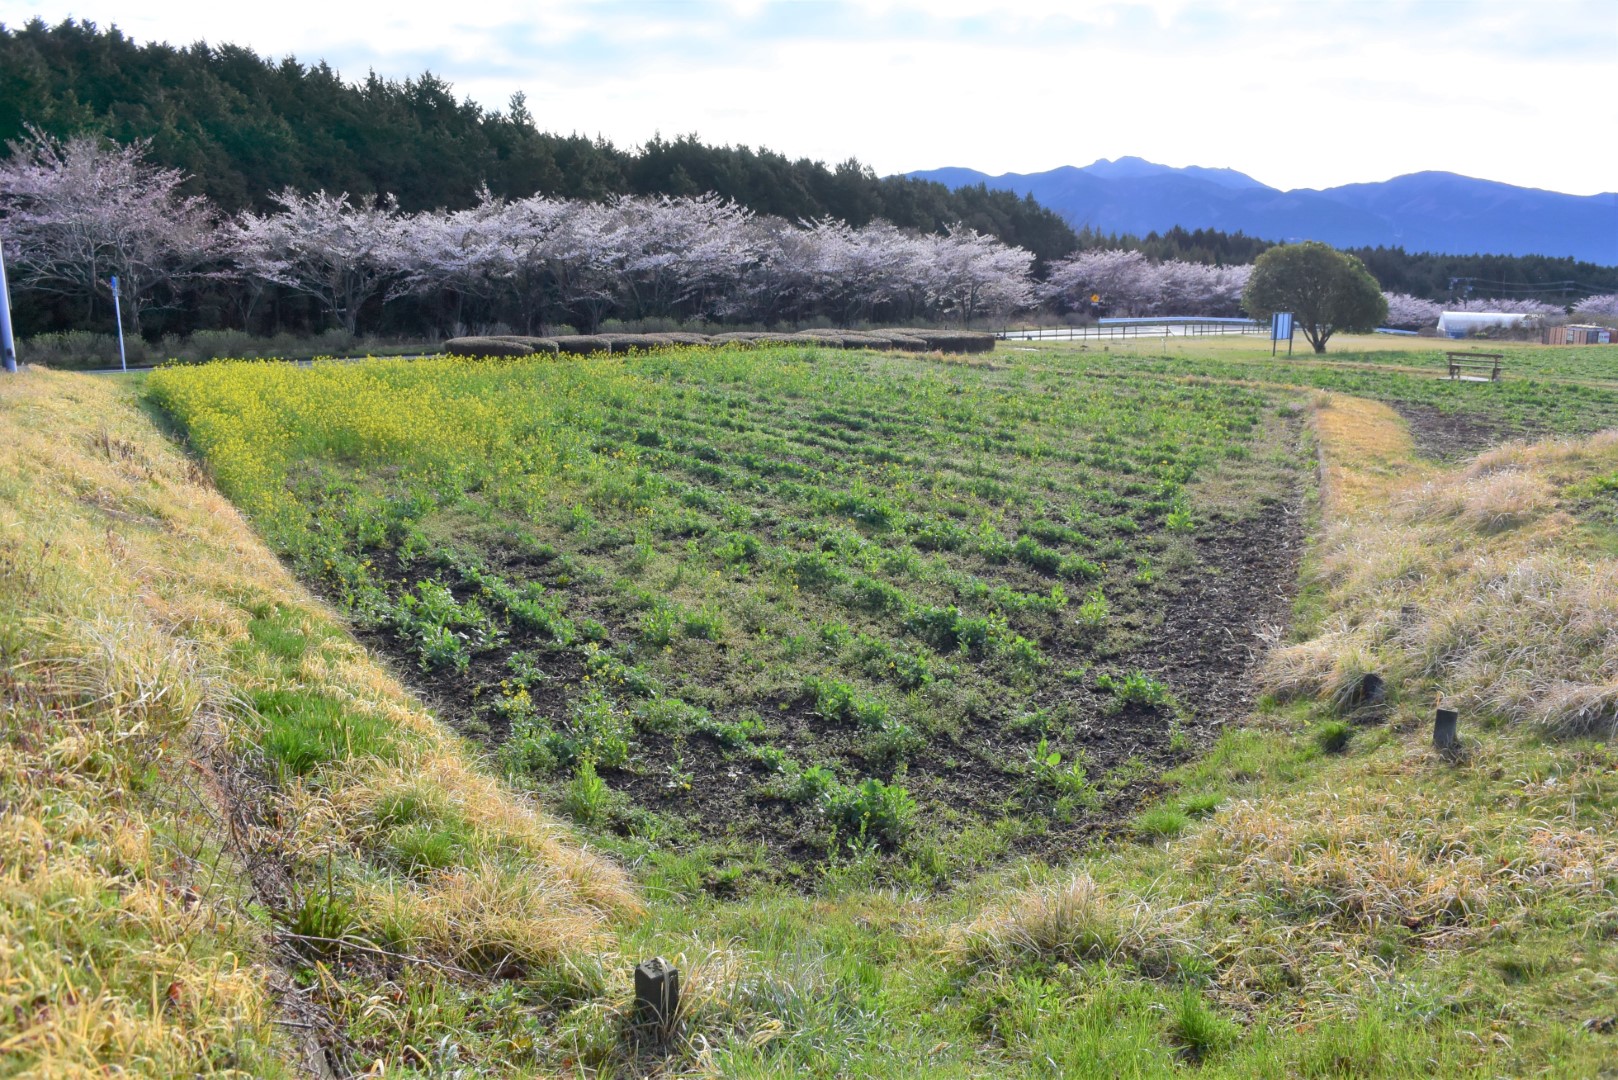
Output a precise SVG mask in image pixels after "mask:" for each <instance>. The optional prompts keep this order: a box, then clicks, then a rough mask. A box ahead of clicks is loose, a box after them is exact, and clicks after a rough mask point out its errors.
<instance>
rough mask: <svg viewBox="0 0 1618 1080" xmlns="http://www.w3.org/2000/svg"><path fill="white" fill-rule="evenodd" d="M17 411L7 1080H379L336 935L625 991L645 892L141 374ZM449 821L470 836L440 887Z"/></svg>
mask: <svg viewBox="0 0 1618 1080" xmlns="http://www.w3.org/2000/svg"><path fill="white" fill-rule="evenodd" d="M0 411H3V422H0V430H4V432H5V439H4V442H3V445H0V655H3V657H4V672H3V682H0V708H3V710H4V711H3V714H0V715H3V720H4V723H3V737H0V943H3V944H0V1051H3V1052H0V1073H6V1074H18V1073H21V1074H45V1075H78V1074H87V1073H90V1072H95V1071H97V1070H98V1069H99V1068H100V1067H101V1066H103V1065H106V1066H121V1067H126V1068H131V1069H134V1070H136V1071H139V1072H142V1073H144V1074H147V1075H153V1076H175V1075H185V1074H191V1073H203V1072H214V1071H221V1070H231V1069H237V1070H241V1071H243V1072H246V1073H249V1074H252V1075H273V1074H276V1073H279V1072H283V1071H290V1070H289V1069H288V1067H287V1066H286V1065H285V1063H286V1062H289V1061H299V1060H309V1047H310V1045H311V1038H313V1039H315V1040H318V1041H331V1042H333V1044H334V1045H335V1046H337V1047H338V1048H339V1049H340V1050H347V1051H348V1052H349V1059H350V1063H351V1064H352V1063H354V1062H356V1061H358V1063H359V1064H364V1063H365V1061H363V1060H359V1059H361V1058H363V1057H364V1056H365V1053H366V1052H367V1051H366V1048H363V1047H359V1048H355V1047H353V1046H352V1044H351V1043H350V1042H349V1041H348V1040H347V1038H346V1037H345V1036H344V1035H343V1034H342V1032H341V1031H339V1030H337V1029H335V1028H333V1026H332V1025H331V1023H330V1020H329V1010H328V1009H327V1008H326V1007H325V1006H324V1004H323V1003H322V999H323V998H324V996H325V995H326V989H325V986H326V984H327V983H329V982H330V981H331V979H332V976H331V974H330V971H329V968H328V966H327V965H328V963H329V962H334V961H332V957H333V954H334V953H335V951H336V946H335V945H333V944H332V942H331V941H328V940H322V939H343V938H352V939H354V940H360V939H363V941H364V942H365V943H366V947H367V948H369V949H371V950H372V951H369V952H364V953H357V952H355V951H354V950H347V949H345V950H344V955H351V956H352V955H357V956H360V957H362V958H364V959H365V960H366V961H367V962H368V963H369V965H370V968H371V970H372V971H373V972H375V973H377V975H378V976H379V977H383V976H387V975H389V974H392V973H396V972H398V971H400V970H403V969H417V968H419V969H421V970H422V971H426V972H432V973H434V976H435V977H437V978H446V977H448V972H449V971H450V969H451V968H452V967H453V968H464V969H471V970H472V971H474V972H475V971H484V970H488V969H489V968H491V967H499V966H512V965H516V966H521V967H523V968H524V969H525V970H527V971H528V972H529V973H530V976H531V977H532V978H534V979H535V980H536V981H537V980H538V979H540V978H541V977H542V975H543V976H544V977H548V978H549V980H550V981H551V982H552V983H553V984H554V986H555V990H554V992H555V993H576V992H579V991H578V990H577V987H579V986H580V985H583V986H585V987H586V988H588V987H589V986H591V985H592V980H594V979H597V978H604V977H605V976H601V975H599V974H598V972H599V970H600V969H599V965H600V964H601V963H602V959H603V957H606V956H609V955H611V951H612V946H613V940H614V938H613V933H614V932H613V929H612V927H611V926H610V925H609V924H610V922H612V921H613V920H615V919H617V918H620V917H623V916H626V915H628V914H630V913H632V912H633V911H635V910H636V909H637V907H638V901H637V900H636V899H635V898H634V895H633V892H632V891H631V890H630V888H629V887H628V885H627V883H626V882H625V880H624V877H623V875H622V874H621V872H620V871H618V870H616V869H614V868H612V867H610V866H608V865H606V864H604V863H602V862H600V861H599V860H597V859H595V858H593V857H591V856H589V855H587V854H585V853H583V852H581V851H580V850H579V849H578V848H577V847H575V846H574V845H573V844H572V843H571V842H570V840H569V839H568V838H567V837H566V836H565V835H564V834H561V833H559V832H558V830H557V829H556V828H555V827H554V826H552V825H551V824H549V823H548V822H547V821H546V820H545V819H544V818H543V817H542V816H540V815H539V814H537V813H536V812H535V811H534V810H533V809H532V808H531V807H529V806H527V805H526V804H524V803H523V802H521V801H519V800H517V799H515V798H513V797H512V796H511V795H510V794H509V793H507V792H506V791H505V790H503V789H502V788H501V786H500V785H499V784H498V783H497V782H496V781H495V780H493V779H491V778H490V777H489V776H487V775H486V774H485V773H483V772H480V771H479V770H478V769H477V768H476V767H475V766H474V765H473V764H472V761H471V758H470V756H469V755H468V754H467V753H466V752H465V751H464V750H463V749H462V747H461V746H460V745H459V744H458V743H457V741H456V740H455V739H454V738H453V737H451V736H449V735H448V734H447V733H446V732H445V731H444V730H443V729H442V728H440V727H439V726H438V725H437V724H436V723H435V722H434V721H433V720H432V719H431V718H430V717H428V716H427V715H426V714H425V713H424V712H423V711H422V710H421V708H420V706H419V705H417V704H415V703H414V702H413V701H412V700H411V699H410V698H409V697H408V696H407V695H406V694H405V693H404V692H403V691H402V690H401V689H400V688H399V686H398V685H397V684H396V683H394V682H393V680H392V679H391V678H389V677H388V676H387V675H386V674H385V673H384V672H383V671H382V669H381V668H379V667H378V666H377V665H376V664H375V663H374V662H373V661H372V660H371V659H370V658H369V657H368V656H367V655H366V654H365V652H364V651H363V650H362V649H360V648H359V647H357V646H356V645H355V644H354V643H353V642H352V640H351V639H349V638H348V636H347V635H346V633H345V632H344V631H343V630H342V628H341V626H340V625H339V624H338V623H337V622H336V621H335V620H334V619H333V618H332V617H331V615H330V613H329V612H328V611H327V610H326V609H325V608H324V607H322V606H321V605H320V604H318V603H317V602H315V601H314V600H312V599H311V598H310V597H309V595H308V594H307V593H306V592H304V591H303V590H302V589H301V588H300V587H299V586H298V585H297V583H296V582H295V581H294V580H293V579H292V577H291V576H290V575H289V574H288V573H287V572H286V570H285V569H284V568H283V567H282V566H281V564H280V563H279V562H278V561H277V560H276V559H275V557H274V556H273V555H272V554H270V552H268V551H267V550H266V549H265V548H264V547H263V545H262V544H261V543H260V542H259V541H258V540H257V538H256V537H255V536H254V535H253V533H252V532H251V530H250V529H249V528H248V527H247V526H246V525H245V524H244V523H243V521H242V520H241V518H240V517H239V515H238V514H237V512H236V511H235V509H234V508H233V507H231V506H230V505H229V504H228V503H227V502H225V501H224V500H223V499H222V498H221V497H220V496H219V495H217V494H216V493H215V492H214V490H213V488H212V486H211V485H210V484H209V483H208V481H207V480H206V478H205V477H204V476H203V475H202V474H201V473H200V472H199V471H198V470H197V469H196V467H195V466H194V465H193V464H192V463H191V462H190V461H189V460H188V459H187V458H186V457H185V456H184V455H183V454H182V453H181V452H180V451H179V450H178V449H177V448H176V447H175V446H174V445H173V444H172V443H171V442H170V441H169V440H168V439H167V438H166V437H165V436H164V435H163V434H162V433H160V432H159V430H158V429H157V427H156V426H154V424H153V422H152V420H151V418H150V417H149V416H148V415H146V414H145V413H143V412H142V411H140V410H138V409H137V408H136V406H135V403H134V400H133V397H132V394H131V388H130V387H129V386H128V385H127V384H121V383H114V382H111V381H98V380H94V379H90V378H86V377H82V376H72V375H61V374H53V373H50V372H46V371H41V370H37V369H36V370H29V371H26V372H25V373H23V374H22V375H20V376H18V377H14V378H8V379H6V380H5V382H4V383H3V384H0ZM424 821H435V822H450V821H452V822H454V823H455V826H456V828H457V829H458V830H459V831H460V835H461V837H462V838H463V840H464V844H463V846H462V847H461V849H459V850H457V851H456V852H455V854H454V857H453V858H449V859H445V860H443V861H441V862H439V863H434V864H433V865H434V867H435V870H436V871H437V872H435V873H432V874H427V873H424V872H423V865H424V862H425V860H427V859H428V858H430V853H428V854H424V853H420V852H417V851H416V850H415V848H414V847H413V846H412V845H413V844H414V843H415V842H416V840H417V838H418V837H419V836H422V835H425V833H424V830H423V827H422V822H424ZM406 956H408V957H411V959H403V957H406ZM294 969H295V970H296V972H297V974H298V979H297V984H296V985H294V979H293V975H292V973H293V971H294ZM570 988H573V989H570ZM405 1041H406V1042H408V1036H407V1038H406V1040H405ZM400 1053H405V1054H407V1055H408V1053H409V1052H408V1051H404V1050H403V1049H402V1047H401V1046H399V1045H395V1047H394V1049H393V1050H392V1051H391V1054H392V1055H397V1054H400ZM315 1056H317V1057H318V1053H316V1055H315Z"/></svg>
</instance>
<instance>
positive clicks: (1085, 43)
mask: <svg viewBox="0 0 1618 1080" xmlns="http://www.w3.org/2000/svg"><path fill="white" fill-rule="evenodd" d="M1614 12H1615V9H1614V7H1613V5H1612V4H1611V2H1610V0H1596V2H1593V3H1592V2H1575V0H1565V2H1563V0H1540V2H1537V3H1535V4H1532V5H1525V4H1521V3H1505V2H1493V0H1484V2H1469V3H1403V2H1392V0H1388V2H1383V0H1319V2H1287V3H1278V2H1272V3H1236V2H1223V0H1220V2H1192V0H1157V2H1150V3H1134V4H1124V3H1089V4H1087V3H1072V2H1055V0H1034V2H1029V3H1019V4H1017V5H1014V6H1003V5H994V4H988V3H981V2H977V0H929V2H928V3H925V4H919V3H916V2H915V0H877V2H873V3H869V4H859V5H854V4H779V3H768V2H764V0H733V2H729V3H724V2H712V3H702V2H693V3H583V2H573V3H545V4H530V3H520V2H516V0H480V2H479V3H476V4H464V5H458V6H446V5H443V4H432V5H427V4H412V3H397V4H392V5H388V6H386V7H383V6H381V5H376V6H367V7H364V8H358V7H354V6H344V7H339V6H335V5H332V4H329V3H319V4H317V3H314V2H313V0H285V2H282V3H278V4H275V5H222V4H203V3H197V2H180V3H170V4H165V5H163V6H162V7H161V8H159V7H156V6H152V7H147V8H144V9H136V10H133V11H130V10H124V9H120V8H118V7H116V6H114V5H112V4H108V3H104V2H103V0H73V3H72V4H71V6H69V7H63V6H62V4H61V3H60V2H59V0H22V2H20V3H19V2H5V3H0V20H3V21H5V22H6V23H7V24H8V25H16V24H18V23H20V22H22V21H24V20H26V19H28V18H30V17H32V16H34V15H36V14H37V15H39V16H40V17H42V18H44V19H45V20H46V21H48V22H55V21H59V20H60V19H62V18H66V17H69V16H73V17H77V18H86V19H92V20H94V21H96V22H98V23H101V24H102V25H107V24H110V23H116V24H117V25H119V26H120V27H121V28H122V29H123V30H124V31H125V32H126V33H128V34H129V35H130V36H132V37H135V38H136V39H138V40H151V39H159V40H167V41H169V42H171V43H173V44H177V45H180V44H188V43H189V42H191V41H193V40H196V39H206V40H208V41H210V42H214V43H223V42H232V43H235V44H240V45H246V46H249V47H251V48H253V49H255V50H257V51H258V52H260V53H261V54H265V55H268V56H271V57H280V56H283V55H286V54H295V55H296V56H297V57H298V58H299V59H300V60H303V61H304V62H313V61H315V60H317V59H322V58H323V59H325V60H327V61H328V62H329V63H331V64H332V65H333V66H334V67H336V68H338V69H339V70H341V71H342V72H343V73H344V74H345V75H346V76H348V77H350V78H356V79H357V78H362V77H363V76H364V75H365V73H366V72H367V70H371V69H374V70H376V71H377V72H378V73H379V74H382V75H384V76H388V77H392V78H404V77H407V76H411V75H414V74H417V73H419V72H420V71H421V70H422V69H423V68H425V67H430V68H431V69H432V70H433V71H434V72H435V73H437V74H438V75H440V76H442V77H444V78H446V79H448V80H449V81H450V82H452V83H453V84H454V85H455V87H456V90H457V92H458V93H459V94H462V95H469V96H471V97H473V98H475V99H476V100H478V101H480V102H482V103H483V104H485V105H488V106H490V107H495V108H498V107H502V106H503V105H504V103H505V102H506V100H507V99H508V98H509V96H510V95H511V93H512V92H513V91H515V90H523V91H525V92H526V93H527V95H528V98H529V104H530V108H531V109H532V110H533V112H534V114H535V116H536V117H537V118H538V120H539V122H540V123H541V124H542V125H543V126H545V127H549V128H552V129H555V130H560V131H574V130H578V131H583V132H587V133H589V134H592V135H594V134H601V135H604V136H606V137H608V138H610V139H612V140H613V141H615V142H617V143H619V144H621V145H627V144H632V143H636V142H639V141H642V140H644V139H645V138H647V137H648V136H650V135H651V134H652V133H653V132H654V131H661V132H663V133H664V134H665V135H675V134H683V133H686V132H693V131H694V132H696V133H698V134H699V135H700V136H701V137H702V138H704V139H706V140H708V141H712V142H739V143H747V144H751V145H766V146H769V147H771V148H772V149H776V150H779V151H781V152H783V153H787V154H790V155H792V156H799V155H803V156H811V157H819V158H822V159H825V160H828V161H840V160H843V159H844V158H847V157H850V156H854V157H858V158H860V159H861V160H862V161H865V162H867V163H868V164H870V165H872V166H873V167H874V168H876V169H877V171H878V172H883V173H887V172H897V171H904V170H908V169H916V168H928V167H932V166H937V165H943V164H957V165H968V166H972V167H975V168H979V169H983V170H985V171H988V172H1007V171H1016V172H1029V171H1036V170H1039V169H1046V168H1051V167H1054V166H1056V165H1062V164H1086V163H1088V162H1089V161H1091V160H1093V159H1095V158H1097V157H1117V156H1121V155H1124V154H1137V155H1140V156H1142V157H1147V158H1151V159H1153V160H1157V161H1162V162H1164V163H1166V164H1171V165H1188V164H1200V165H1210V166H1219V165H1229V166H1232V167H1235V168H1238V169H1241V170H1242V171H1244V172H1248V173H1251V174H1252V175H1254V176H1256V177H1257V178H1259V179H1260V180H1263V181H1265V182H1266V183H1270V184H1274V185H1276V186H1279V187H1302V186H1307V187H1325V186H1331V185H1334V184H1340V183H1347V182H1352V181H1359V180H1380V179H1385V178H1387V177H1389V176H1392V175H1396V174H1398V173H1403V172H1413V171H1417V170H1421V169H1447V170H1451V171H1455V172H1463V173H1469V174H1471V175H1477V176H1484V177H1487V178H1490V179H1495V180H1503V181H1506V182H1509V183H1518V184H1526V185H1531V186H1536V187H1545V188H1552V189H1555V190H1563V191H1572V192H1578V193H1586V194H1587V193H1591V192H1595V191H1598V190H1611V189H1613V188H1615V187H1618V178H1615V176H1614V172H1613V169H1612V167H1611V164H1610V161H1609V160H1605V159H1604V158H1603V156H1602V155H1599V154H1595V153H1571V154H1564V153H1558V152H1554V149H1553V148H1555V147H1557V146H1567V145H1587V144H1588V142H1589V140H1590V139H1592V138H1595V137H1604V134H1603V133H1605V132H1610V131H1612V130H1614V129H1618V95H1614V94H1613V93H1612V87H1613V86H1615V85H1618V49H1614V48H1613V45H1614V44H1615V38H1618V15H1615V14H1614Z"/></svg>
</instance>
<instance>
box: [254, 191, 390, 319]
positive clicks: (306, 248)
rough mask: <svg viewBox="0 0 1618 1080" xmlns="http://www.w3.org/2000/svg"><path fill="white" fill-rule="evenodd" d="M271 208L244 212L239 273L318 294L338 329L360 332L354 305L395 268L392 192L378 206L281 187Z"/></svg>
mask: <svg viewBox="0 0 1618 1080" xmlns="http://www.w3.org/2000/svg"><path fill="white" fill-rule="evenodd" d="M274 201H275V202H276V203H278V204H279V205H280V207H281V209H280V210H279V211H278V212H276V213H272V214H263V215H259V214H250V213H249V214H243V215H242V216H241V217H240V218H239V219H238V220H237V223H236V236H235V240H234V245H233V248H234V256H235V259H236V263H237V265H238V266H239V267H240V268H241V269H242V271H243V272H244V273H246V274H248V275H250V276H252V277H256V278H261V279H263V280H265V281H268V282H272V283H274V284H276V285H281V286H283V287H285V288H288V289H292V290H293V291H295V292H301V293H304V294H305V295H308V296H312V297H314V298H315V299H317V300H319V301H320V303H321V305H322V306H323V307H325V309H326V311H327V313H328V314H330V315H331V317H332V318H333V319H335V320H336V321H337V322H338V323H339V324H341V325H342V327H343V329H345V330H347V331H348V332H349V333H351V334H352V333H355V332H357V330H358V324H359V316H360V309H361V308H363V307H364V306H365V304H366V302H367V301H369V300H371V299H372V298H374V297H375V296H376V295H377V294H379V293H381V292H382V291H383V290H384V289H385V288H386V286H387V285H388V284H389V281H390V280H391V279H392V278H393V277H394V275H395V274H397V273H398V267H399V265H400V263H401V261H403V256H402V255H401V253H400V244H401V219H400V216H399V212H398V205H397V203H396V202H395V201H394V199H393V197H392V196H384V197H383V199H382V200H381V201H380V203H379V204H377V205H371V206H366V205H362V204H357V203H354V202H351V201H350V200H349V198H348V195H347V194H346V193H344V194H341V195H328V194H327V193H326V192H324V191H317V192H315V193H314V194H313V195H301V194H299V193H298V192H297V191H295V190H293V189H292V188H287V189H286V190H285V191H283V192H281V194H279V195H277V196H275V197H274Z"/></svg>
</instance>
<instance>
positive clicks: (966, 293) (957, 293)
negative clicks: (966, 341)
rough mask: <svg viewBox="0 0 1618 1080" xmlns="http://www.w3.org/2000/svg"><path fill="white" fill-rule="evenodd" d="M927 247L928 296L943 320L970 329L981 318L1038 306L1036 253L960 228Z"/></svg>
mask: <svg viewBox="0 0 1618 1080" xmlns="http://www.w3.org/2000/svg"><path fill="white" fill-rule="evenodd" d="M927 241H928V243H927V246H928V248H929V249H930V250H929V251H928V253H927V256H928V257H927V262H926V274H927V277H926V282H927V285H926V288H927V295H928V298H929V299H930V300H931V301H932V303H933V304H935V305H936V306H937V307H938V310H939V311H940V313H942V314H943V315H945V316H952V317H957V318H959V319H960V320H961V323H962V325H964V326H970V325H971V324H972V320H973V319H974V318H976V317H977V316H979V315H987V314H1004V313H1006V312H1010V311H1015V310H1018V309H1020V308H1026V307H1032V306H1033V304H1034V302H1035V299H1036V297H1035V292H1034V287H1033V283H1032V281H1031V279H1030V277H1029V274H1030V271H1031V270H1032V268H1033V264H1034V254H1033V252H1031V251H1025V250H1023V249H1022V248H1014V247H1007V246H1006V245H1005V244H1003V243H1001V242H1000V240H999V239H997V238H996V237H993V236H989V235H986V234H984V233H980V232H978V231H977V230H976V229H968V228H964V227H963V226H960V225H953V226H951V227H950V230H949V233H948V235H945V236H932V237H928V238H927Z"/></svg>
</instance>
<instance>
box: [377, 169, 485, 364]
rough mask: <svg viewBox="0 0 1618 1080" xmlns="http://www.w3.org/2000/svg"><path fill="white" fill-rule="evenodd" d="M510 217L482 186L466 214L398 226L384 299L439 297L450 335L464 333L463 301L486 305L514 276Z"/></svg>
mask: <svg viewBox="0 0 1618 1080" xmlns="http://www.w3.org/2000/svg"><path fill="white" fill-rule="evenodd" d="M513 224H514V215H513V214H512V213H511V212H510V208H509V207H508V206H507V205H506V203H505V202H504V201H503V200H500V199H496V198H495V197H494V196H493V195H492V194H490V192H489V190H488V189H487V188H484V189H483V191H482V192H481V193H480V197H479V199H478V204H477V205H476V206H473V207H471V208H469V209H466V210H455V211H439V212H436V213H435V212H431V211H429V212H424V213H420V214H415V215H412V216H410V217H408V218H403V219H401V220H400V221H399V223H398V228H397V230H396V233H397V238H396V242H395V243H394V244H393V245H391V246H390V247H389V248H388V249H387V254H388V255H389V256H390V257H391V258H392V260H393V269H394V271H395V272H396V275H397V276H396V277H395V278H394V279H393V280H392V282H391V283H390V284H389V285H388V287H387V293H386V298H387V299H388V300H396V299H399V298H400V297H404V296H430V297H431V296H436V297H445V298H447V299H448V301H449V305H448V306H449V319H450V326H449V328H448V329H449V330H450V331H451V335H452V336H453V335H454V334H459V333H464V332H465V329H466V324H465V314H466V302H467V300H469V299H470V300H473V301H481V302H482V303H483V304H484V305H485V306H486V307H487V306H488V305H490V304H491V303H492V301H493V300H494V298H495V297H496V296H497V295H498V294H499V293H500V292H501V290H502V288H503V286H504V284H505V282H506V281H508V280H509V279H510V278H511V277H512V276H513V275H514V273H515V269H516V268H515V262H516V257H515V256H516V250H517V244H516V237H515V236H514V231H513Z"/></svg>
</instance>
